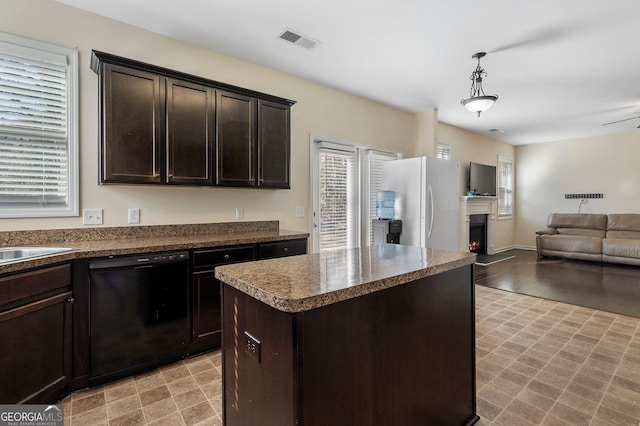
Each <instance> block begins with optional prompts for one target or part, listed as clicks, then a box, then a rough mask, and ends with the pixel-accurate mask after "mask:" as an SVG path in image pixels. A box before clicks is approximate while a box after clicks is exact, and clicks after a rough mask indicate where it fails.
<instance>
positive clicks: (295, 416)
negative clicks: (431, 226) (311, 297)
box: [223, 265, 478, 426]
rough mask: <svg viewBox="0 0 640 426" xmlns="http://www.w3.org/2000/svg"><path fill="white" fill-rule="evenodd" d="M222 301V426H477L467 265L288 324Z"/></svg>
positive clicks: (288, 318) (237, 298)
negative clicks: (254, 344)
mask: <svg viewBox="0 0 640 426" xmlns="http://www.w3.org/2000/svg"><path fill="white" fill-rule="evenodd" d="M223 299H224V308H223V310H224V312H223V315H224V321H223V323H224V347H223V368H224V378H223V380H224V398H225V400H224V407H225V420H226V423H225V424H227V425H229V426H232V425H241V424H243V425H246V424H261V425H295V424H302V425H307V426H308V425H327V424H335V422H336V421H338V420H339V422H340V423H341V424H349V425H371V424H376V425H397V424H406V425H425V424H438V425H467V424H473V423H475V422H476V421H477V420H478V417H477V416H476V414H475V355H474V350H475V337H474V292H473V267H472V265H467V266H464V267H461V268H458V269H455V270H452V271H448V272H444V273H441V274H437V275H434V276H431V277H427V278H423V279H419V280H417V281H413V282H410V283H407V284H403V285H399V286H396V287H391V288H388V289H385V290H381V291H378V292H375V293H371V294H368V295H364V296H360V297H356V298H353V299H349V300H346V301H342V302H338V303H334V304H331V305H327V306H324V307H321V308H317V309H312V310H309V311H306V312H300V313H294V314H291V313H284V312H280V311H277V310H276V309H274V308H271V307H269V306H267V305H265V304H263V303H262V302H258V301H256V300H255V299H253V298H251V297H250V296H248V295H246V294H244V293H241V292H239V291H237V290H235V289H233V288H231V287H229V286H227V285H225V286H224V295H223ZM243 317H244V318H243ZM245 331H247V332H249V333H250V334H251V335H252V336H254V337H255V338H256V339H257V340H258V341H259V343H260V348H259V350H260V351H261V357H262V359H261V362H257V360H256V358H255V356H252V354H251V353H250V352H251V349H250V348H248V347H247V342H245V341H244V340H243V337H242V336H243V334H244V332H245ZM274 334H277V336H274ZM243 345H244V346H243ZM263 407H270V408H269V409H268V411H263ZM274 407H277V409H274ZM269 410H270V411H275V412H277V414H278V417H277V418H270V417H269V416H268V415H267V414H268V412H269ZM285 413H287V416H285ZM288 415H290V416H291V417H288ZM257 420H259V423H253V421H257ZM296 422H297V423H296Z"/></svg>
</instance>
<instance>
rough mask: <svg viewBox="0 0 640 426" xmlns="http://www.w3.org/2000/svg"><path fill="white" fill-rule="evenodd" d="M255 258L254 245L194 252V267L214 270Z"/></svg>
mask: <svg viewBox="0 0 640 426" xmlns="http://www.w3.org/2000/svg"><path fill="white" fill-rule="evenodd" d="M255 258H256V249H255V246H254V245H247V246H235V247H223V248H218V249H207V250H194V252H193V267H194V268H197V269H203V268H213V267H215V266H217V265H223V264H225V263H235V262H246V261H248V260H254V259H255Z"/></svg>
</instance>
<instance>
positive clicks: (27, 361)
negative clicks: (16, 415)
mask: <svg viewBox="0 0 640 426" xmlns="http://www.w3.org/2000/svg"><path fill="white" fill-rule="evenodd" d="M72 301H73V299H72V298H71V292H65V293H61V294H58V295H55V296H51V297H48V298H46V299H43V300H38V301H36V302H32V303H29V304H27V305H23V306H20V307H17V308H14V309H11V310H8V311H5V312H2V313H0V342H2V347H3V348H4V349H3V351H2V352H3V355H2V362H0V383H2V386H0V401H2V403H4V404H13V403H31V404H45V403H51V402H52V401H55V400H57V399H58V398H60V396H62V393H63V391H64V386H65V385H66V384H67V383H68V382H69V380H70V375H71V318H72V316H71V308H72V304H71V302H72Z"/></svg>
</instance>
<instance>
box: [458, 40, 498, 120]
mask: <svg viewBox="0 0 640 426" xmlns="http://www.w3.org/2000/svg"><path fill="white" fill-rule="evenodd" d="M485 55H486V53H485V52H478V53H476V54H474V55H473V56H472V58H473V59H477V60H478V66H477V67H476V69H475V70H474V71H473V72H472V73H471V77H470V79H471V90H470V92H469V97H468V98H467V99H463V100H461V101H460V103H461V104H462V105H464V107H465V108H466V109H468V110H469V111H471V112H475V113H477V114H478V117H480V113H482V112H485V111H486V110H488V109H489V108H491V107H492V106H493V104H494V103H495V102H496V101H497V100H498V95H485V94H484V90H483V89H482V77H486V76H487V73H486V72H485V70H484V69H483V68H482V67H481V66H480V58H482V57H483V56H485Z"/></svg>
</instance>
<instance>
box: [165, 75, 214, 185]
mask: <svg viewBox="0 0 640 426" xmlns="http://www.w3.org/2000/svg"><path fill="white" fill-rule="evenodd" d="M214 117H215V90H213V89H212V88H210V87H207V86H202V85H199V84H193V83H187V82H184V81H180V80H175V79H167V183H173V184H195V185H208V184H211V183H212V182H213V174H212V166H213V158H214V157H213V156H214V153H213V140H214V134H215V132H214V122H215V120H214Z"/></svg>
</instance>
